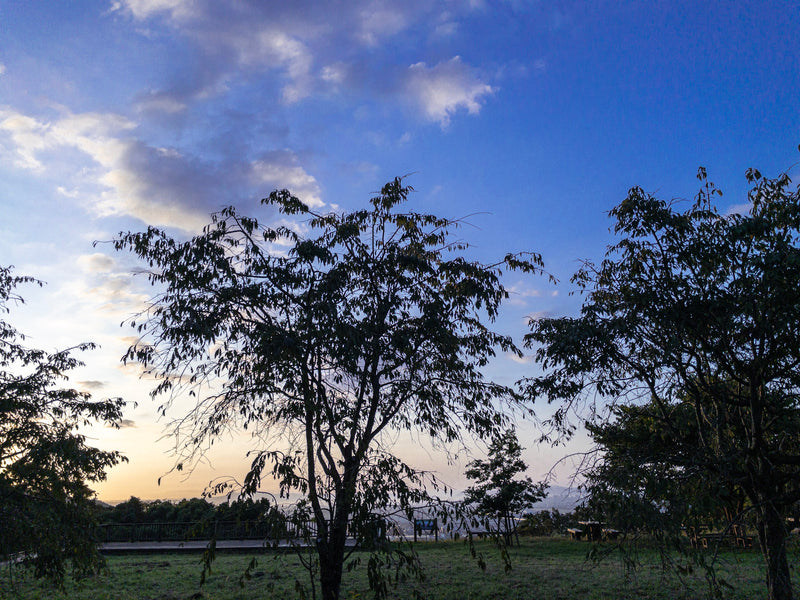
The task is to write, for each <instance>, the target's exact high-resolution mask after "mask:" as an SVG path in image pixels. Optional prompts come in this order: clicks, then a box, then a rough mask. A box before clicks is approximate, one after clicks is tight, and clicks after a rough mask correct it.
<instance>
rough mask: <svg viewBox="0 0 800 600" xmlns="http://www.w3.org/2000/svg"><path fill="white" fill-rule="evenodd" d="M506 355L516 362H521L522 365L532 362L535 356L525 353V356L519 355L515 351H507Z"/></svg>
mask: <svg viewBox="0 0 800 600" xmlns="http://www.w3.org/2000/svg"><path fill="white" fill-rule="evenodd" d="M506 356H507V357H508V358H510V359H511V360H513V361H514V362H515V363H517V364H520V365H527V364H530V363H531V362H533V356H527V355H525V356H517V355H516V354H514V353H513V352H507V353H506Z"/></svg>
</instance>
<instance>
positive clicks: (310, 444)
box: [116, 179, 541, 598]
mask: <svg viewBox="0 0 800 600" xmlns="http://www.w3.org/2000/svg"><path fill="white" fill-rule="evenodd" d="M409 191H410V188H408V187H405V186H404V185H403V184H402V181H401V180H399V179H397V180H395V181H393V182H390V183H388V184H387V185H386V186H384V188H383V190H382V191H381V194H380V195H379V196H377V197H375V198H373V199H372V201H371V204H370V207H369V208H368V209H366V210H359V211H356V212H352V213H348V214H335V213H330V214H318V213H315V212H313V211H312V210H310V209H309V208H308V207H307V206H305V205H304V204H303V203H302V202H301V201H300V200H298V199H297V198H295V197H294V196H292V195H291V194H290V193H289V192H287V191H285V190H284V191H276V192H273V193H272V194H271V195H270V196H269V198H267V199H265V200H264V204H265V205H266V206H267V207H269V208H270V209H273V210H275V211H277V212H278V213H280V215H281V217H282V218H284V219H286V220H287V221H291V220H292V219H300V220H299V221H297V220H295V221H293V222H291V223H290V224H288V225H281V226H279V227H265V226H262V225H261V224H259V222H258V221H257V220H256V219H254V218H250V217H244V216H240V215H239V214H238V213H237V212H236V210H235V209H233V208H228V209H225V210H224V211H222V212H221V213H219V214H217V215H215V216H214V217H213V221H212V223H211V224H210V225H209V226H208V227H206V228H205V230H204V231H203V233H202V234H201V235H198V236H196V237H194V238H192V239H191V240H189V241H185V242H181V241H178V240H175V239H172V238H170V237H169V236H168V235H167V234H165V233H164V232H163V231H160V230H157V229H153V228H151V229H149V230H148V231H146V232H143V233H126V234H122V235H121V237H120V238H119V239H118V240H117V242H116V247H117V248H118V249H120V250H129V251H132V252H133V253H135V254H136V255H137V256H139V257H140V258H141V259H142V260H143V261H144V262H145V263H146V264H148V265H149V266H150V267H152V271H151V272H150V274H149V277H150V281H151V282H152V284H153V285H154V286H156V287H157V289H158V290H159V295H158V296H157V297H156V298H155V299H154V301H153V303H152V306H151V307H150V309H149V310H148V311H147V312H146V313H145V314H143V315H141V317H139V318H136V319H134V320H133V321H132V322H131V325H132V326H134V327H135V328H136V329H137V331H139V332H140V333H141V335H142V339H141V341H140V342H139V343H137V344H136V345H135V346H134V347H132V348H131V349H130V351H129V353H128V357H127V359H128V360H135V361H138V362H139V363H141V364H142V365H144V368H145V369H146V370H147V372H148V373H150V374H152V375H154V376H155V377H157V378H159V380H160V383H159V385H158V386H157V387H156V388H155V390H154V392H153V394H154V396H157V395H161V394H166V395H167V397H168V398H173V397H174V396H175V394H177V393H181V392H186V393H191V394H195V395H197V397H198V402H197V405H196V408H195V409H194V410H193V411H192V412H191V414H189V415H187V416H186V417H185V418H182V419H180V420H179V421H178V422H177V425H176V427H175V430H174V433H175V435H176V437H177V438H178V440H179V444H180V446H179V447H180V448H182V459H181V466H182V463H183V462H187V463H191V462H192V460H193V459H195V458H197V456H198V454H199V453H202V451H203V449H204V448H206V447H207V444H208V443H210V442H211V441H213V440H215V439H217V438H218V437H219V436H220V435H221V434H222V433H223V432H224V431H226V430H227V429H228V428H231V427H241V428H245V429H247V430H248V431H250V432H252V433H253V435H254V436H255V437H257V438H259V439H261V440H263V446H262V448H261V449H260V450H258V451H256V452H254V453H252V454H251V455H250V461H251V462H250V471H249V473H248V475H247V477H246V478H245V480H244V481H243V482H241V488H240V489H241V491H242V493H244V494H245V495H248V494H251V493H253V492H255V491H256V490H257V489H258V488H259V484H260V482H261V480H262V478H263V477H274V478H276V479H277V480H278V482H279V483H280V486H281V490H282V493H283V494H288V493H289V492H298V493H299V494H300V495H301V496H302V497H303V500H302V501H301V502H300V503H298V505H297V510H296V520H297V522H298V523H304V522H311V521H312V520H313V521H314V523H315V527H316V530H315V531H313V532H309V539H310V540H311V541H313V543H314V546H315V552H316V557H312V556H308V557H306V559H308V562H307V564H308V566H309V572H310V573H311V574H312V575H314V576H315V577H312V578H311V582H312V583H311V589H310V590H309V593H310V595H312V596H313V595H315V593H316V589H317V588H316V585H317V584H319V586H320V590H321V592H322V596H323V597H324V598H337V597H338V595H339V589H340V583H341V576H342V570H343V568H344V567H345V564H346V562H347V557H348V555H349V553H350V550H349V549H347V548H346V546H345V540H346V537H347V536H348V535H350V534H352V535H354V536H355V537H356V539H357V541H358V542H359V543H360V544H363V543H365V542H366V541H367V540H370V539H372V534H371V532H372V530H373V529H374V523H375V519H376V516H377V515H386V513H387V512H389V513H390V512H391V511H392V510H399V511H402V512H403V513H406V516H407V517H409V518H410V517H411V516H412V515H411V514H410V513H411V510H412V506H413V505H415V504H424V503H430V502H432V501H433V500H434V498H433V497H432V496H431V494H429V492H428V490H429V489H431V490H436V489H437V487H438V484H437V483H436V481H435V480H434V479H433V478H431V477H430V475H429V474H427V473H424V472H421V471H418V470H416V469H414V468H412V467H411V466H409V465H407V464H405V463H404V462H403V461H401V460H400V459H399V458H397V457H396V456H394V455H393V454H392V451H391V443H390V441H391V436H390V435H389V433H390V432H396V431H399V430H410V431H414V432H418V433H421V434H423V435H429V436H430V437H431V438H433V439H434V440H436V441H439V442H444V443H454V442H458V441H459V440H461V439H462V438H463V436H465V435H477V436H481V437H485V438H487V439H488V438H491V437H492V436H493V435H494V434H496V433H497V432H498V431H499V430H500V429H502V427H503V426H504V423H505V421H506V411H507V410H508V409H513V408H514V407H516V406H519V398H518V396H517V394H516V393H515V392H514V391H513V390H512V389H511V388H509V387H507V386H504V385H500V384H498V383H495V382H492V381H489V380H486V379H485V378H484V377H483V375H482V373H481V369H482V367H484V366H485V365H486V364H487V362H488V361H489V359H490V358H491V357H492V356H494V354H495V352H496V350H498V349H499V350H501V351H504V352H513V353H519V350H518V349H517V348H516V347H515V345H514V344H513V341H512V340H511V339H510V338H509V337H507V336H503V335H500V334H498V333H495V332H493V331H492V330H491V329H489V328H488V326H487V324H488V323H490V322H491V321H492V320H494V318H495V317H496V315H497V312H498V310H499V308H500V305H501V303H502V301H503V300H504V299H505V298H506V297H507V296H508V294H507V292H506V290H505V289H504V287H503V285H502V284H501V282H500V274H501V272H500V268H501V267H507V268H515V269H520V270H522V271H527V272H539V270H540V268H541V261H540V259H539V257H538V256H535V255H528V256H507V257H506V258H505V259H504V260H503V261H502V262H500V263H498V264H495V265H484V264H479V263H476V262H470V261H469V260H467V259H466V258H465V257H463V256H461V255H459V252H460V251H463V250H464V249H465V245H464V244H463V243H461V242H459V241H458V240H457V239H455V238H454V237H453V235H452V233H451V232H452V230H454V229H455V228H457V227H458V225H459V224H458V223H457V222H454V221H450V220H447V219H443V218H439V217H436V216H433V215H427V214H420V213H415V212H401V211H400V210H399V208H400V205H401V204H402V203H403V202H404V201H405V200H406V198H407V195H408V193H409ZM299 232H303V233H299ZM168 405H169V400H168V401H167V403H166V405H165V406H164V407H163V409H164V410H166V409H167V406H168ZM224 489H226V484H225V483H224V482H223V483H220V485H219V486H217V487H216V488H215V490H213V491H217V492H218V491H222V490H224ZM376 552H377V553H376V554H374V555H373V556H372V557H371V558H370V559H369V560H370V562H369V567H370V569H369V573H370V583H371V585H372V587H373V589H374V591H375V592H376V595H378V596H382V595H385V594H386V589H387V588H386V582H387V580H388V578H390V577H394V578H396V577H397V576H398V573H402V572H405V571H408V570H411V571H414V570H416V569H417V568H418V565H417V563H416V560H415V558H414V556H413V553H408V552H405V551H402V552H401V551H398V552H393V553H389V554H386V553H381V552H380V550H377V551H376ZM312 559H313V560H312ZM304 560H305V559H304ZM315 561H316V562H315ZM317 574H318V578H317V577H316V575H317Z"/></svg>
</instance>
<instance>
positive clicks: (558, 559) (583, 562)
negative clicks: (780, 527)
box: [0, 538, 799, 600]
mask: <svg viewBox="0 0 800 600" xmlns="http://www.w3.org/2000/svg"><path fill="white" fill-rule="evenodd" d="M590 548H591V545H590V544H589V543H587V542H574V541H570V540H565V539H560V538H533V539H531V538H527V539H526V538H523V540H522V545H521V546H520V547H518V548H513V549H512V550H511V561H512V567H513V568H512V569H511V571H510V572H508V573H506V572H505V570H504V568H503V562H502V560H501V558H500V556H499V554H498V551H497V550H496V549H494V547H493V546H492V544H491V543H489V542H479V543H478V545H477V549H478V550H479V552H480V553H482V554H483V556H484V557H485V558H486V571H485V572H483V571H481V570H480V569H479V568H478V566H477V563H476V561H475V559H474V558H472V557H471V556H470V552H469V548H468V547H467V545H466V544H465V543H464V542H439V543H423V544H418V545H417V550H418V552H419V557H420V560H421V562H422V565H423V567H424V569H425V573H426V579H425V581H424V582H422V583H411V582H401V583H400V584H399V586H398V588H397V589H396V591H395V597H397V598H406V597H410V595H411V592H412V590H413V589H414V586H416V588H417V589H419V590H421V591H423V592H425V593H426V595H427V597H429V598H431V599H437V600H439V599H440V600H469V599H495V598H496V599H512V600H513V599H523V598H524V599H529V598H541V599H545V600H547V599H552V600H555V599H572V598H575V599H578V598H579V599H581V600H592V599H603V598H615V599H640V598H646V599H665V600H666V599H673V598H684V599H690V598H705V597H707V596H708V589H709V588H708V585H707V582H706V579H705V577H704V574H703V573H702V571H698V570H694V572H692V573H690V574H688V575H686V576H684V577H682V578H679V577H678V576H677V575H676V574H675V572H674V571H673V570H667V571H665V570H664V569H662V566H661V563H660V558H659V555H658V553H657V552H656V551H654V550H647V549H645V550H639V551H638V552H637V553H636V554H635V556H636V559H637V563H638V564H637V566H636V569H635V570H632V569H630V568H629V566H628V564H627V563H626V561H625V560H623V558H622V556H621V555H620V554H619V553H612V554H610V555H609V556H607V557H605V558H604V559H603V560H602V561H599V562H597V561H593V560H591V559H588V558H587V553H588V551H589V550H590ZM251 557H252V555H249V554H220V555H219V556H218V557H217V560H216V561H215V562H214V565H213V571H212V573H211V575H210V577H209V578H208V580H207V581H206V584H205V585H204V586H203V587H202V588H201V587H200V585H199V581H200V570H201V557H200V556H199V555H183V554H160V555H128V556H112V557H109V559H108V572H107V573H105V574H101V575H98V576H97V577H93V578H89V579H84V580H82V581H78V582H68V583H67V588H66V592H65V593H61V592H59V591H57V590H53V589H52V588H50V587H48V585H47V584H46V583H44V582H41V581H36V580H33V579H32V578H31V577H29V576H27V575H23V574H22V573H20V572H17V574H16V575H15V583H14V586H13V591H12V586H11V582H10V581H9V578H8V573H7V572H6V570H5V569H4V572H3V573H2V574H0V598H6V597H7V598H21V599H26V600H27V599H39V598H53V599H71V600H106V599H107V600H133V599H136V600H145V599H147V600H189V599H198V598H202V599H204V600H250V599H255V598H278V599H281V600H289V599H290V598H295V597H297V592H296V590H295V581H296V579H297V578H300V579H301V580H302V581H303V582H304V583H305V582H306V577H305V574H304V571H303V570H302V569H301V567H300V562H299V559H298V558H297V557H296V556H294V555H292V554H285V555H274V554H261V555H258V556H257V561H258V564H257V566H256V567H255V569H254V570H253V572H252V578H251V579H250V580H249V581H245V585H244V587H243V588H242V587H240V586H239V584H238V581H239V579H240V576H241V575H242V573H243V571H244V570H245V568H246V567H247V565H248V563H249V562H250V559H251ZM790 559H791V560H792V564H793V573H792V575H793V577H795V579H796V578H797V577H798V575H799V574H798V572H797V568H796V566H795V565H797V562H798V561H797V559H798V553H797V552H795V551H793V552H792V555H791V556H790ZM365 564H366V557H365V560H364V564H362V566H361V567H359V568H357V569H355V570H354V571H353V572H352V573H346V574H345V581H344V585H343V594H342V597H343V598H369V597H370V596H371V594H370V592H369V586H368V584H367V577H366V567H365V566H364V565H365ZM717 573H718V577H720V578H722V579H725V580H726V581H727V582H729V583H730V584H731V585H732V586H733V588H734V589H733V590H726V591H725V595H724V597H726V598H741V599H744V598H747V599H757V598H766V592H765V588H764V585H763V575H762V559H761V556H760V554H759V553H758V551H755V550H727V551H724V552H722V553H721V554H720V556H719V557H718V564H717Z"/></svg>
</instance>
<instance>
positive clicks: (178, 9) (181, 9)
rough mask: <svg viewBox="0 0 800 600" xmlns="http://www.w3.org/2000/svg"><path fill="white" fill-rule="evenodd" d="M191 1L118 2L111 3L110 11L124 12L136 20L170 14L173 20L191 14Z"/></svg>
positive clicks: (123, 0)
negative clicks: (158, 14)
mask: <svg viewBox="0 0 800 600" xmlns="http://www.w3.org/2000/svg"><path fill="white" fill-rule="evenodd" d="M194 4H195V2H193V1H192V0H119V1H115V2H112V4H111V10H112V11H126V10H127V12H129V13H130V14H131V15H133V17H134V18H136V19H147V18H149V17H151V16H153V15H154V14H157V13H170V15H171V16H172V17H173V18H185V17H186V16H188V15H189V14H191V9H192V7H193V5H194Z"/></svg>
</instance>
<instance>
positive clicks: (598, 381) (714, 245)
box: [527, 168, 800, 600]
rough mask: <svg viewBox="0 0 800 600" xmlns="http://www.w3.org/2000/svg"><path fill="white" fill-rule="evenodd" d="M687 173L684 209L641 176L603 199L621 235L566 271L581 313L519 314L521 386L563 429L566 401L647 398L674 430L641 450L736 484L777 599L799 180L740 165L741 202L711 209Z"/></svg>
mask: <svg viewBox="0 0 800 600" xmlns="http://www.w3.org/2000/svg"><path fill="white" fill-rule="evenodd" d="M698 177H699V179H700V180H701V182H702V184H703V186H702V188H701V190H700V193H699V194H698V196H697V198H696V200H695V202H694V203H692V204H691V205H690V206H689V207H688V208H687V209H686V210H685V211H679V210H677V207H676V205H675V203H667V202H664V201H663V200H659V199H657V198H654V197H653V196H651V195H649V194H646V193H645V192H644V191H643V190H641V189H640V188H633V189H632V190H631V191H630V192H629V194H628V197H627V198H626V199H625V200H624V201H623V202H622V203H621V204H620V205H619V206H617V207H616V208H615V209H614V210H612V211H611V215H612V217H614V218H615V219H616V225H615V227H614V231H615V232H616V233H617V235H618V236H619V237H620V240H619V242H618V243H617V244H615V245H614V246H612V247H610V248H609V250H608V252H607V255H606V259H605V260H604V261H603V262H602V263H601V264H600V265H599V266H595V265H592V264H587V265H586V266H585V267H584V268H583V269H581V270H580V271H579V272H578V273H577V275H576V276H575V278H574V280H575V281H576V282H577V283H578V284H579V285H580V286H581V287H582V289H584V290H585V291H586V292H587V296H586V299H585V301H584V304H583V307H582V308H581V314H580V316H579V317H576V318H559V319H541V320H537V321H534V322H533V323H532V331H531V333H530V334H529V336H528V342H529V343H530V344H532V345H533V344H536V345H539V348H538V350H537V357H538V359H539V361H540V362H541V363H542V364H543V366H544V368H545V369H546V372H545V374H544V375H542V376H541V377H537V378H533V379H531V380H529V381H528V382H527V385H528V393H529V394H530V396H531V397H538V396H544V397H546V398H547V399H548V400H549V401H551V402H558V403H559V404H560V406H559V409H558V410H557V411H556V413H555V418H554V420H553V423H554V425H555V426H556V427H557V428H559V429H560V430H561V431H562V432H566V433H568V432H569V431H571V424H570V423H569V420H568V418H567V415H569V414H570V408H573V407H575V406H576V403H578V402H581V401H589V403H590V405H592V406H593V407H594V408H598V407H597V406H596V405H594V402H595V401H597V400H602V401H605V402H609V403H611V404H621V405H637V404H647V403H651V404H652V407H653V411H654V414H655V415H656V416H657V419H658V420H657V424H658V428H659V431H660V433H661V434H662V435H665V436H667V437H669V438H670V439H672V440H675V443H674V444H671V445H670V444H656V445H654V446H651V450H652V451H653V452H652V454H653V456H654V458H656V459H657V460H656V462H654V463H653V464H656V463H657V462H661V463H662V464H664V461H665V460H667V461H668V460H670V459H671V460H672V463H673V464H674V465H676V466H679V467H681V468H682V469H684V470H686V469H690V470H691V471H694V472H696V473H698V474H702V475H704V476H706V478H707V480H708V481H713V482H715V484H717V485H721V484H724V485H725V486H727V487H728V488H730V489H731V490H733V491H735V490H740V491H741V492H743V493H744V494H745V495H746V496H747V499H748V500H749V502H750V504H751V507H752V513H753V514H754V516H755V520H756V523H757V529H758V538H759V542H760V546H761V550H762V553H763V556H764V561H765V568H766V582H767V589H768V593H769V598H770V599H772V600H788V599H790V598H791V597H792V585H791V580H790V570H789V564H788V561H787V556H786V541H787V530H786V525H785V522H784V517H785V516H787V514H788V512H789V510H790V509H791V507H792V506H793V505H794V504H795V503H796V502H798V501H799V500H800V443H799V442H800V369H798V366H799V365H800V335H798V333H800V192H799V191H798V189H797V188H796V187H795V189H794V190H792V189H791V180H790V179H789V177H788V176H787V175H785V174H784V175H781V176H780V177H778V178H777V179H764V178H762V176H761V174H760V173H759V172H758V171H756V170H754V169H750V170H748V172H747V179H748V181H749V182H750V183H751V185H752V186H753V187H752V189H751V190H750V193H749V200H750V202H751V204H752V206H751V209H750V211H749V213H748V214H720V213H719V212H718V210H717V209H716V208H715V206H714V202H713V200H714V198H715V196H717V195H719V194H720V192H719V191H718V190H717V189H716V188H715V187H714V185H713V184H712V183H711V182H709V181H708V180H707V178H706V173H705V170H704V169H702V168H701V169H700V171H699V172H698ZM687 413H688V414H687ZM591 414H592V416H594V417H595V418H597V419H599V420H600V422H602V421H603V420H605V419H607V418H608V417H609V416H610V415H609V413H608V412H607V411H603V410H600V409H598V410H594V411H592V413H591ZM689 439H693V440H694V441H695V443H694V444H693V445H692V446H690V445H688V444H686V443H683V440H689ZM637 449H638V450H639V451H641V452H642V453H643V454H645V455H646V454H648V447H647V446H641V445H640V446H638V448H637ZM658 453H662V454H661V456H658Z"/></svg>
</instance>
